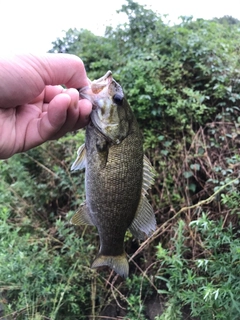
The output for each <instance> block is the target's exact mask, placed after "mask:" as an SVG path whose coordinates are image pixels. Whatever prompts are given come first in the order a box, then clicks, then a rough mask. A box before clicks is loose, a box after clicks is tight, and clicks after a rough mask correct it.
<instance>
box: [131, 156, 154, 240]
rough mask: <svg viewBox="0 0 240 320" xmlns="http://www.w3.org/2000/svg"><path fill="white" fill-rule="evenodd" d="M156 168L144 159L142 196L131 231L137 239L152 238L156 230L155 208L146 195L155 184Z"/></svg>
mask: <svg viewBox="0 0 240 320" xmlns="http://www.w3.org/2000/svg"><path fill="white" fill-rule="evenodd" d="M154 176H155V172H154V168H153V167H152V165H151V163H150V161H149V160H148V158H147V157H146V156H144V158H143V183H142V195H141V199H140V202H139V205H138V208H137V212H136V215H135V218H134V220H133V222H132V223H131V225H130V227H129V230H130V231H131V233H132V234H133V236H134V237H135V238H137V239H140V240H142V239H144V238H145V235H147V236H150V235H151V234H152V233H153V232H154V231H155V229H156V219H155V215H154V212H153V208H152V206H151V205H150V203H149V202H148V199H147V198H146V196H145V195H146V193H147V190H148V189H149V188H151V185H152V184H153V183H154Z"/></svg>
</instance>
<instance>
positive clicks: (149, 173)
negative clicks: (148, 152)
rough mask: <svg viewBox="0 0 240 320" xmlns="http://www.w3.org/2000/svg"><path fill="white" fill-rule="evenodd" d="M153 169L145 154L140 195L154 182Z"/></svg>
mask: <svg viewBox="0 0 240 320" xmlns="http://www.w3.org/2000/svg"><path fill="white" fill-rule="evenodd" d="M154 176H155V170H154V168H153V166H152V165H151V162H150V161H149V160H148V158H147V157H146V156H144V157H143V184H142V195H145V194H146V193H147V190H148V189H150V188H151V186H152V185H153V183H154Z"/></svg>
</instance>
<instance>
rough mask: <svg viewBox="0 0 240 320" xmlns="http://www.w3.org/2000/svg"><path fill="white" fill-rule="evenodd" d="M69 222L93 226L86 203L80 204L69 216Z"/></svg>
mask: <svg viewBox="0 0 240 320" xmlns="http://www.w3.org/2000/svg"><path fill="white" fill-rule="evenodd" d="M70 223H72V224H74V225H76V226H82V225H90V226H94V224H93V222H92V219H91V217H90V213H89V210H88V207H87V205H86V203H83V204H81V206H80V208H79V209H78V211H77V212H76V213H75V214H74V215H73V217H72V218H71V220H70Z"/></svg>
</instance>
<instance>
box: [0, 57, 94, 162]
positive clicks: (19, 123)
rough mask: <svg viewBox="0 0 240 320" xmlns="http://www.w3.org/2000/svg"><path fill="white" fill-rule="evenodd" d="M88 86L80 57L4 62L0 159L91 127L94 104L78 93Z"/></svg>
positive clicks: (0, 70) (0, 81)
mask: <svg viewBox="0 0 240 320" xmlns="http://www.w3.org/2000/svg"><path fill="white" fill-rule="evenodd" d="M88 84H89V80H88V78H87V75H86V72H85V68H84V64H83V62H82V61H81V59H80V58H78V57H76V56H74V55H67V54H45V55H31V54H25V55H17V56H14V57H11V58H0V159H6V158H9V157H11V156H12V155H14V154H15V153H19V152H24V151H26V150H29V149H31V148H34V147H36V146H38V145H40V144H42V143H44V142H45V141H48V140H52V139H58V138H60V137H62V136H63V135H64V134H66V133H67V132H70V131H73V130H77V129H79V128H82V127H84V126H86V125H87V124H88V121H89V115H90V113H91V110H92V104H91V103H90V102H89V101H88V100H86V99H80V98H79V93H78V91H77V90H76V88H82V87H85V86H87V85H88ZM62 85H65V86H66V88H68V89H64V88H63V87H62Z"/></svg>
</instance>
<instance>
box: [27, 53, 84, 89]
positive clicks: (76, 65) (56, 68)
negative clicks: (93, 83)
mask: <svg viewBox="0 0 240 320" xmlns="http://www.w3.org/2000/svg"><path fill="white" fill-rule="evenodd" d="M29 61H30V64H31V65H32V66H33V67H34V69H35V70H37V72H38V74H39V75H40V76H41V78H42V79H43V82H44V84H45V85H58V84H64V85H66V86H67V87H68V88H81V87H84V86H87V85H88V84H89V80H88V78H87V75H86V71H85V67H84V64H83V62H82V60H81V59H80V58H79V57H77V56H75V55H71V54H54V53H48V54H45V55H42V56H34V55H31V59H29Z"/></svg>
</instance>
